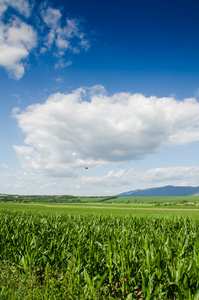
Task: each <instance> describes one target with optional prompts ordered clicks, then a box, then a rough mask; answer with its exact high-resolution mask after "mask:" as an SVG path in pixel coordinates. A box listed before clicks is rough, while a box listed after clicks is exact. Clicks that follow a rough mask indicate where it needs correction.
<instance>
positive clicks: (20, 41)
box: [0, 18, 37, 79]
mask: <svg viewBox="0 0 199 300" xmlns="http://www.w3.org/2000/svg"><path fill="white" fill-rule="evenodd" d="M0 36H1V37H0V66H2V67H4V68H5V69H6V70H7V71H8V72H9V76H10V77H14V78H15V79H20V78H21V77H22V76H23V74H24V72H25V70H24V59H26V58H27V57H28V55H29V52H30V51H31V50H32V49H33V48H34V47H35V46H36V44H37V35H36V32H35V31H34V29H33V28H32V26H30V25H27V24H26V23H24V22H22V21H21V20H20V19H19V18H14V19H13V20H11V21H10V22H9V23H8V24H6V25H5V24H3V23H2V22H0Z"/></svg>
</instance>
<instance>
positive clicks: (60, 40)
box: [41, 6, 90, 67]
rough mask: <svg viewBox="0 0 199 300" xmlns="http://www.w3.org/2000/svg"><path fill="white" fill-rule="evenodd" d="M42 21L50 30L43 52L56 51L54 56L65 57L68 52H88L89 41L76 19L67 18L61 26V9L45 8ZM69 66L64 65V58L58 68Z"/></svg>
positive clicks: (57, 65) (59, 62)
mask: <svg viewBox="0 0 199 300" xmlns="http://www.w3.org/2000/svg"><path fill="white" fill-rule="evenodd" d="M41 16H42V19H43V21H44V23H45V26H46V27H47V28H48V33H47V34H46V36H45V43H44V46H43V47H42V48H41V52H42V53H45V52H46V51H48V50H52V48H53V49H54V55H55V56H57V57H63V56H64V55H65V54H66V52H70V53H73V54H74V53H75V54H76V53H79V52H80V51H81V50H85V51H87V50H88V49H89V47H90V44H89V41H88V40H87V39H86V35H85V33H84V32H83V30H82V26H81V24H80V21H79V20H78V19H75V18H71V19H69V18H67V19H66V21H65V24H64V25H63V26H62V25H61V19H62V14H61V12H60V10H59V9H54V8H52V7H47V8H46V7H45V6H44V7H43V8H42V11H41ZM68 65H69V64H68V63H67V62H66V63H64V61H63V58H62V59H59V61H58V63H57V64H56V67H63V66H64V67H65V66H68Z"/></svg>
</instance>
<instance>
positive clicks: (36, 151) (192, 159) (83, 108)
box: [0, 0, 199, 195]
mask: <svg viewBox="0 0 199 300" xmlns="http://www.w3.org/2000/svg"><path fill="white" fill-rule="evenodd" d="M198 12H199V2H198V1H196V0H191V1H189V2H188V1H185V0H181V1H177V0H173V1H171V0H169V1H157V0H151V1H149V0H148V1H147V0H123V1H119V0H118V1H112V0H106V1H105V0H101V1H93V0H86V1H80V0H68V1H61V0H56V1H37V0H35V1H33V0H18V1H17V2H16V1H14V0H1V1H0V103H1V109H0V121H1V127H0V135H1V141H2V143H1V148H0V193H12V194H73V195H113V194H118V193H121V192H124V191H128V190H134V189H137V188H148V187H156V186H164V185H167V184H172V185H191V186H198V185H199V184H198V182H199V164H198V150H199V72H198V71H199V55H198V54H199V34H198V32H199V17H198V14H199V13H198ZM85 167H88V170H86V169H85Z"/></svg>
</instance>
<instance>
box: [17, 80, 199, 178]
mask: <svg viewBox="0 0 199 300" xmlns="http://www.w3.org/2000/svg"><path fill="white" fill-rule="evenodd" d="M15 117H16V119H17V121H18V125H19V127H20V128H21V129H22V131H23V132H24V134H25V135H26V139H25V141H24V143H25V144H24V145H22V146H14V149H15V151H16V153H17V155H18V157H19V159H20V160H21V162H22V165H23V167H24V169H26V170H30V171H35V172H41V173H46V174H49V175H50V176H51V175H54V176H76V174H77V173H76V172H77V170H78V168H81V167H82V166H103V165H107V164H117V163H119V162H125V161H131V160H138V159H143V158H144V157H145V156H147V155H148V154H151V153H158V152H161V151H162V147H163V146H164V145H169V146H176V145H183V144H188V143H191V142H194V141H199V103H198V102H197V101H196V100H195V99H193V98H191V99H185V100H184V101H178V100H176V99H175V98H173V97H167V98H166V97H165V98H157V97H155V96H153V97H148V98H147V97H145V96H143V95H140V94H130V93H116V94H114V95H112V96H107V93H106V92H105V89H104V88H103V87H101V86H97V87H94V88H92V89H86V88H80V89H77V90H75V91H74V92H73V93H71V94H60V93H57V94H53V95H51V96H50V97H49V99H48V100H47V101H46V102H45V103H44V104H34V105H31V106H29V107H28V108H27V109H26V111H24V112H21V113H18V114H16V115H15ZM74 153H75V155H74Z"/></svg>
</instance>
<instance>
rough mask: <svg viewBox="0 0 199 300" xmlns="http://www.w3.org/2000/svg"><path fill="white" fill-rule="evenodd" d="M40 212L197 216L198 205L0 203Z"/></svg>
mask: <svg viewBox="0 0 199 300" xmlns="http://www.w3.org/2000/svg"><path fill="white" fill-rule="evenodd" d="M2 209H7V210H9V211H26V212H42V213H46V214H52V213H53V214H62V215H63V214H71V215H88V214H89V215H96V216H110V215H112V216H118V217H119V216H137V217H142V216H145V217H163V216H164V217H169V216H171V217H174V216H185V217H192V218H199V206H160V207H159V206H155V205H154V204H141V203H137V204H136V203H134V204H119V203H113V204H106V203H70V204H63V203H61V204H59V203H56V204H52V203H43V204H42V203H38V204H30V203H2V202H0V210H2Z"/></svg>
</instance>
